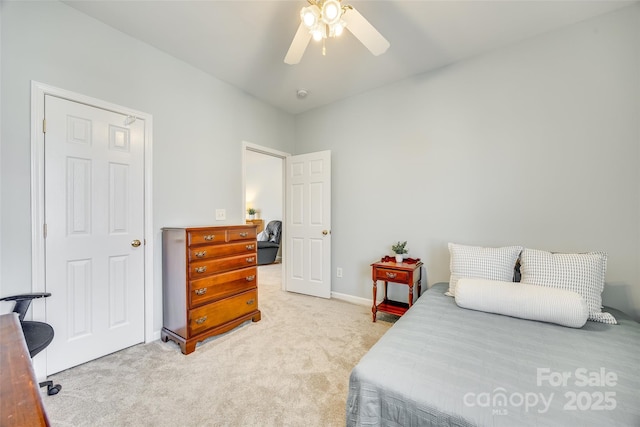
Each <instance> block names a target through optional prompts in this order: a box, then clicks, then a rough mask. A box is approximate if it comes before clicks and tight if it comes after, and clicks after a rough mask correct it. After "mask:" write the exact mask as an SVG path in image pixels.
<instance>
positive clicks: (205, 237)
mask: <svg viewBox="0 0 640 427" xmlns="http://www.w3.org/2000/svg"><path fill="white" fill-rule="evenodd" d="M215 238H216V235H215V234H205V235H204V236H203V239H204V240H206V241H207V242H210V241H212V240H213V239H215Z"/></svg>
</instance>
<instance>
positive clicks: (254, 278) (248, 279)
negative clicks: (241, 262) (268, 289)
mask: <svg viewBox="0 0 640 427" xmlns="http://www.w3.org/2000/svg"><path fill="white" fill-rule="evenodd" d="M254 280H256V276H247V282H253V281H254Z"/></svg>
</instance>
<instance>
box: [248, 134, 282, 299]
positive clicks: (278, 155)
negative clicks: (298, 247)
mask: <svg viewBox="0 0 640 427" xmlns="http://www.w3.org/2000/svg"><path fill="white" fill-rule="evenodd" d="M247 151H253V152H255V153H260V154H265V155H267V156H272V157H276V158H279V159H281V160H282V183H281V184H282V234H281V238H280V242H284V241H286V240H285V239H286V237H287V230H286V227H285V224H286V219H287V218H286V215H287V212H286V209H285V208H286V206H287V193H286V181H287V179H286V175H285V172H286V170H285V168H286V164H287V157H291V154H290V153H285V152H284V151H278V150H274V149H273V148H269V147H263V146H261V145H257V144H253V143H251V142H248V141H242V165H241V167H242V169H241V170H242V178H241V179H242V208H241V210H240V212H242V215H243V217H244V215H245V212H246V206H247V180H246V179H247V176H246V175H247V156H246V153H247ZM265 225H266V224H265ZM280 244H281V245H282V243H280ZM284 263H285V256H284V251H282V262H281V263H280V269H281V275H280V276H281V277H282V283H281V286H282V290H286V289H287V287H286V283H285V281H286V277H285V274H284Z"/></svg>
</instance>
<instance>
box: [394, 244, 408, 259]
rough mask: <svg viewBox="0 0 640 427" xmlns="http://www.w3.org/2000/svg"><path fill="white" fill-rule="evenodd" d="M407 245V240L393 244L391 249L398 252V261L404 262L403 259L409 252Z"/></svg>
mask: <svg viewBox="0 0 640 427" xmlns="http://www.w3.org/2000/svg"><path fill="white" fill-rule="evenodd" d="M406 246H407V242H406V241H404V242H398V243H396V244H395V245H392V246H391V250H392V251H393V252H394V253H395V254H396V262H402V260H403V259H404V257H403V255H404V254H406V253H408V252H409V251H408V250H407V248H406Z"/></svg>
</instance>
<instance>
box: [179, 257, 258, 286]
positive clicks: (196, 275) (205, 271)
mask: <svg viewBox="0 0 640 427" xmlns="http://www.w3.org/2000/svg"><path fill="white" fill-rule="evenodd" d="M253 265H257V255H256V254H255V253H254V252H252V253H248V254H246V255H237V256H232V257H227V258H217V259H212V260H208V261H196V262H192V263H191V264H189V280H195V279H200V278H204V277H207V276H210V275H212V274H215V273H222V272H223V271H229V270H234V269H236V268H243V267H250V266H253Z"/></svg>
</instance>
